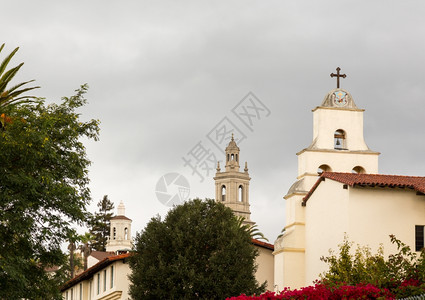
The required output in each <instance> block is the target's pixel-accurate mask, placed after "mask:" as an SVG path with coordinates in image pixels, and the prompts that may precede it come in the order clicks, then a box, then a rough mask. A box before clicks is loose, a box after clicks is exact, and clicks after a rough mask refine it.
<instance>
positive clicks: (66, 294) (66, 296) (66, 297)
mask: <svg viewBox="0 0 425 300" xmlns="http://www.w3.org/2000/svg"><path fill="white" fill-rule="evenodd" d="M65 299H66V300H68V291H66V293H65Z"/></svg>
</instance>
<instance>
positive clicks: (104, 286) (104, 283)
mask: <svg viewBox="0 0 425 300" xmlns="http://www.w3.org/2000/svg"><path fill="white" fill-rule="evenodd" d="M103 291H106V270H103Z"/></svg>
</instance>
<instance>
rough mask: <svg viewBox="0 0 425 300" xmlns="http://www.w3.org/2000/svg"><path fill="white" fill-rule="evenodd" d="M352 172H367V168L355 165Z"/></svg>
mask: <svg viewBox="0 0 425 300" xmlns="http://www.w3.org/2000/svg"><path fill="white" fill-rule="evenodd" d="M351 173H353V174H366V170H365V169H364V168H363V167H360V166H355V167H354V168H353V169H352V170H351Z"/></svg>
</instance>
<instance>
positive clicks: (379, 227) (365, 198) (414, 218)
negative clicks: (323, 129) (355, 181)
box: [305, 179, 425, 284]
mask: <svg viewBox="0 0 425 300" xmlns="http://www.w3.org/2000/svg"><path fill="white" fill-rule="evenodd" d="M424 221H425V196H417V195H416V192H414V191H412V190H404V189H397V188H394V189H391V188H379V187H377V188H351V187H348V189H343V184H342V183H339V182H335V181H333V180H330V179H326V181H324V182H322V183H321V184H320V185H319V187H318V188H317V189H316V191H315V192H314V193H313V195H312V196H311V197H310V199H309V200H308V202H307V206H306V254H305V255H306V284H310V283H311V282H312V281H313V280H315V279H317V278H318V275H319V274H320V273H322V272H324V271H325V270H326V269H327V265H326V264H325V263H323V262H321V261H320V257H321V256H328V254H329V251H328V250H329V249H334V250H335V251H337V250H338V244H341V242H342V241H343V237H344V233H347V235H348V238H349V240H350V241H353V242H355V244H359V245H362V246H366V245H368V246H370V247H371V248H372V251H373V252H372V253H376V250H377V248H378V247H379V245H380V244H381V243H382V244H383V245H384V251H385V255H388V254H390V253H393V252H394V251H395V250H396V247H395V246H394V245H392V244H391V242H390V239H389V235H390V234H394V235H395V236H396V237H397V238H398V239H400V240H401V241H403V242H404V243H406V244H408V245H409V246H410V247H411V249H413V250H414V246H415V240H414V239H415V225H422V224H423V223H424Z"/></svg>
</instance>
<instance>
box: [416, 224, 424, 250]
mask: <svg viewBox="0 0 425 300" xmlns="http://www.w3.org/2000/svg"><path fill="white" fill-rule="evenodd" d="M424 227H425V226H424V225H416V226H415V250H416V251H422V249H423V248H424Z"/></svg>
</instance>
